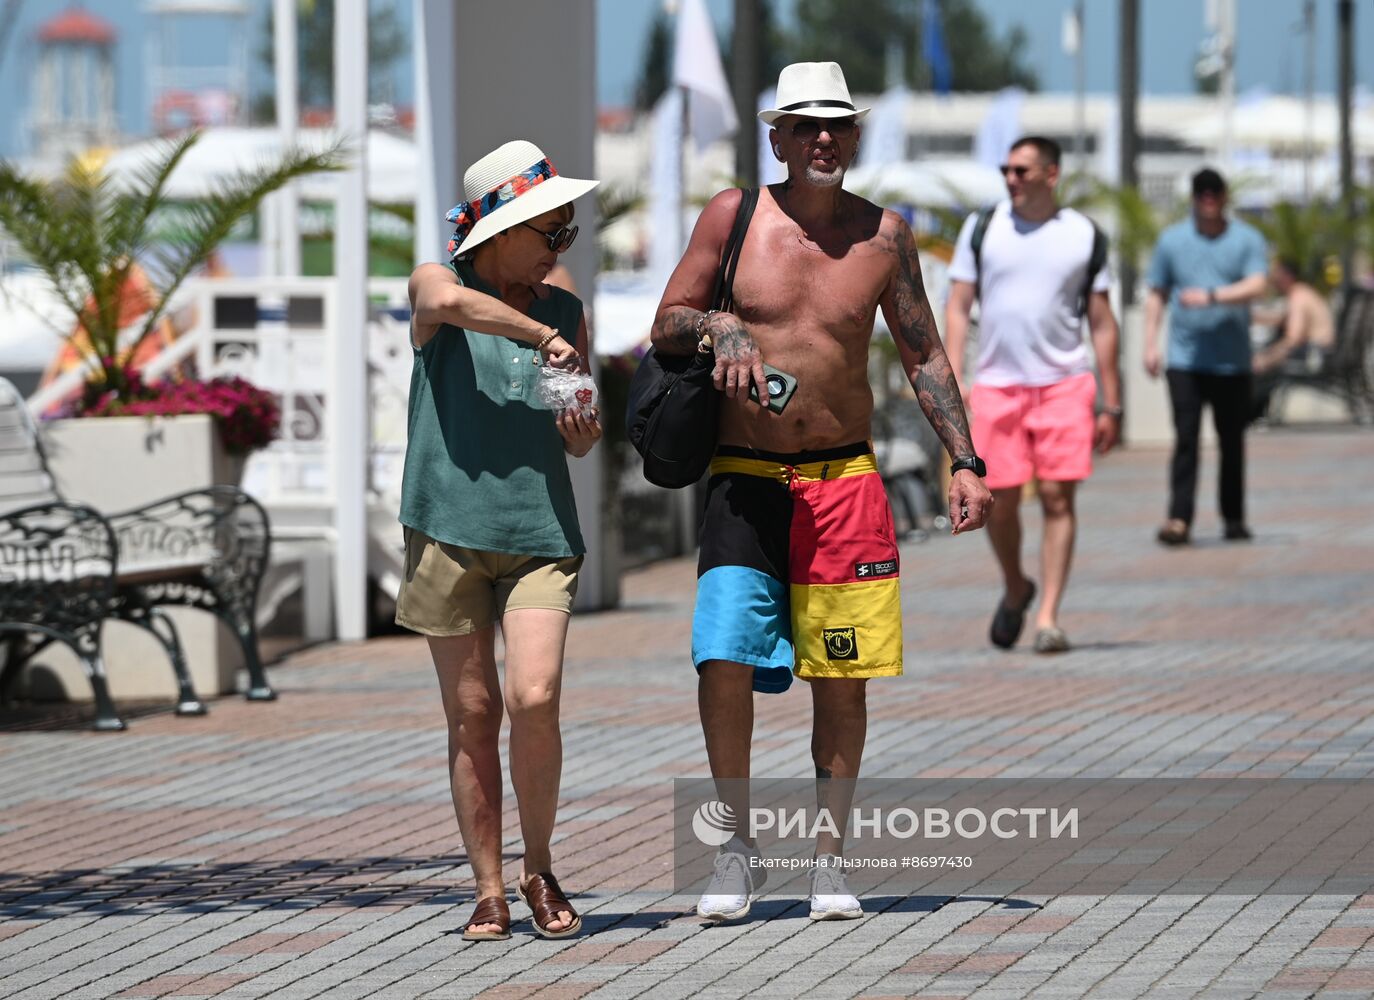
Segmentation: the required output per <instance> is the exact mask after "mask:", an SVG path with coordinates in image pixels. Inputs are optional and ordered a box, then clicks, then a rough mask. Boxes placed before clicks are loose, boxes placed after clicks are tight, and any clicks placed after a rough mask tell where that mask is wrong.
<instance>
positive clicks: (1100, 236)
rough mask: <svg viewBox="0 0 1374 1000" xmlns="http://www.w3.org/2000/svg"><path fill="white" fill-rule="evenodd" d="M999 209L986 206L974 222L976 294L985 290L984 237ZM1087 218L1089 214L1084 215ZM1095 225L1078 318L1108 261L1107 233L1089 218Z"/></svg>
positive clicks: (972, 241) (1079, 301)
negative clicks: (1098, 275) (993, 215)
mask: <svg viewBox="0 0 1374 1000" xmlns="http://www.w3.org/2000/svg"><path fill="white" fill-rule="evenodd" d="M995 211H997V206H995V205H994V206H993V207H991V208H985V209H983V210H982V211H981V212H979V213H978V218H977V220H975V222H974V223H973V233H972V235H971V238H970V240H969V243H970V246H971V247H972V249H973V270H974V273H975V274H976V275H977V277H976V278H975V279H974V285H973V288H974V292H973V294H974V295H981V294H982V291H983V239H984V238H985V237H986V236H987V235H988V225H989V224H990V223H991V222H992V213H993V212H995ZM1084 218H1087V216H1084ZM1088 222H1089V223H1090V224H1091V225H1092V227H1093V249H1092V253H1091V254H1089V256H1088V273H1087V275H1086V276H1085V277H1084V279H1083V288H1082V289H1081V290H1080V291H1079V293H1078V318H1079V319H1082V318H1083V316H1084V315H1085V314H1086V313H1087V311H1088V299H1089V297H1091V295H1092V293H1093V282H1094V281H1096V280H1097V274H1098V272H1099V271H1101V270H1102V265H1104V264H1106V263H1107V234H1106V233H1104V232H1103V231H1102V230H1101V229H1099V228H1098V225H1097V223H1096V222H1093V220H1092V219H1088Z"/></svg>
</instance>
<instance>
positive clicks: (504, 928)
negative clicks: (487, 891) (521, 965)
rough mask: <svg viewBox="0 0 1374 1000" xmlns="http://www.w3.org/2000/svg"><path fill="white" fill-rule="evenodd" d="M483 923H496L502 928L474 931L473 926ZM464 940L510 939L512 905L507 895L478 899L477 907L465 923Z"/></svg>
mask: <svg viewBox="0 0 1374 1000" xmlns="http://www.w3.org/2000/svg"><path fill="white" fill-rule="evenodd" d="M482 924H496V925H497V926H498V927H499V928H500V930H495V931H474V930H473V929H472V928H474V927H479V926H481V925H482ZM463 940H464V941H508V940H510V907H509V906H508V905H506V897H505V896H488V897H486V898H485V899H479V900H478V901H477V908H476V909H474V910H473V911H472V916H471V917H469V918H468V922H467V923H466V924H464V925H463Z"/></svg>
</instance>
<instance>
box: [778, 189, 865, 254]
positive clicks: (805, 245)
mask: <svg viewBox="0 0 1374 1000" xmlns="http://www.w3.org/2000/svg"><path fill="white" fill-rule="evenodd" d="M791 189H792V178H790V177H789V178H787V180H785V181H783V182H782V206H781V207H782V214H783V215H785V216H787V218H788V221H790V222H791V223H792V225H794V226H796V227H797V243H798V244H800V245H801V247H802V249H804V250H811V251H813V252H815V253H825V252H826V250H825V247H823V246H822V245H821V241H820V240H818V239H816V238H815V237H813V236H812V235H811V234H810V233H808V232H807V231H806V227H805V226H803V225H802V224H801V223H800V222H799V221H798V220H797V217H796V216H795V215H793V214H792V203H791V201H790V200H789V199H788V192H789V191H790V190H791ZM832 221H833V222H834V223H835V224H836V225H837V226H840V227H843V226H844V224H845V223H846V222H848V221H849V207H848V205H847V204H846V203H845V202H844V201H843V199H841V201H840V203H839V205H837V206H836V212H835V215H834V219H833V220H832Z"/></svg>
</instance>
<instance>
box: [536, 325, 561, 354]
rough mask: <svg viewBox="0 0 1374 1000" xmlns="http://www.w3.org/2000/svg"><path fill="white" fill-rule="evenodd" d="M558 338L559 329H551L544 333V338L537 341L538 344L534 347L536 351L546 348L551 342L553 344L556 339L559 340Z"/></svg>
mask: <svg viewBox="0 0 1374 1000" xmlns="http://www.w3.org/2000/svg"><path fill="white" fill-rule="evenodd" d="M557 339H558V331H557V330H550V331H549V332H548V333H546V334H544V337H543V339H542V340H540V341H539V343H537V344H535V345H534V349H535V350H536V351H542V350H543V349H544V348H546V347H548V346H549V345H550V344H552V343H553V342H554V341H555V340H557Z"/></svg>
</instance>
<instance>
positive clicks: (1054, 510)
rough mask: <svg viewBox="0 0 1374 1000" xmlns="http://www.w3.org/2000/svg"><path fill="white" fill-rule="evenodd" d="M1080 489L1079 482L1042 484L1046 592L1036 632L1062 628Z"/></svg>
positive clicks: (1042, 570)
mask: <svg viewBox="0 0 1374 1000" xmlns="http://www.w3.org/2000/svg"><path fill="white" fill-rule="evenodd" d="M1077 486H1078V483H1076V482H1042V483H1041V484H1040V507H1041V509H1042V510H1043V511H1044V514H1045V536H1044V541H1043V542H1042V543H1041V545H1040V579H1041V580H1042V581H1043V583H1044V589H1043V590H1042V591H1041V594H1042V597H1041V600H1040V611H1039V613H1038V614H1037V615H1036V619H1035V627H1036V628H1057V627H1058V625H1059V605H1060V604H1061V603H1062V601H1063V600H1064V588H1065V587H1066V586H1067V585H1068V582H1069V565H1070V563H1071V562H1072V561H1073V543H1074V536H1075V534H1076V532H1077V518H1076V516H1075V512H1074V495H1075V492H1076V487H1077ZM994 509H995V508H994ZM993 516H994V517H996V514H995V513H994V515H993Z"/></svg>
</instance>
